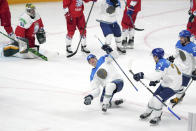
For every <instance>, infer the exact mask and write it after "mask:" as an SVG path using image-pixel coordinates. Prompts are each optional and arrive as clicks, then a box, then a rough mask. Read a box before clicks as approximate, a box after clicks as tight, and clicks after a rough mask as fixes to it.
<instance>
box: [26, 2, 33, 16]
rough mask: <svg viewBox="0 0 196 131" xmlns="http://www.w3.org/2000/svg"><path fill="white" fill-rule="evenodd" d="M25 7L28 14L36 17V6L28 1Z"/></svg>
mask: <svg viewBox="0 0 196 131" xmlns="http://www.w3.org/2000/svg"><path fill="white" fill-rule="evenodd" d="M25 7H26V12H27V14H28V15H29V16H31V17H35V6H34V5H33V4H31V3H27V4H26V6H25Z"/></svg>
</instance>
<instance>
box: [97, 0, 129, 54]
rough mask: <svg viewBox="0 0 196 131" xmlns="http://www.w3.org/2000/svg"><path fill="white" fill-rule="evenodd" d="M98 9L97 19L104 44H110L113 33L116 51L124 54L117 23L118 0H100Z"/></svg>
mask: <svg viewBox="0 0 196 131" xmlns="http://www.w3.org/2000/svg"><path fill="white" fill-rule="evenodd" d="M100 2H101V4H100V8H99V9H100V11H99V18H97V21H98V22H100V27H101V29H102V31H103V34H104V36H105V39H106V40H105V44H107V45H110V44H111V41H112V36H113V35H114V37H115V41H116V46H117V51H118V52H120V53H123V54H125V53H126V50H125V49H123V46H122V43H121V29H120V26H119V24H118V23H117V16H118V11H119V8H120V1H119V0H100Z"/></svg>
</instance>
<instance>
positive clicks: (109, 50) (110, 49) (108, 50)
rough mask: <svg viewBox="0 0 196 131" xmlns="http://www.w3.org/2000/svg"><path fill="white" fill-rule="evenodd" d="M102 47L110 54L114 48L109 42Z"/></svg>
mask: <svg viewBox="0 0 196 131" xmlns="http://www.w3.org/2000/svg"><path fill="white" fill-rule="evenodd" d="M101 49H103V50H104V51H105V52H106V53H107V54H110V53H111V52H112V51H113V50H112V48H111V47H110V46H109V45H107V44H105V45H103V46H102V47H101Z"/></svg>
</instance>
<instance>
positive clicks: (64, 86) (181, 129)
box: [0, 0, 196, 131]
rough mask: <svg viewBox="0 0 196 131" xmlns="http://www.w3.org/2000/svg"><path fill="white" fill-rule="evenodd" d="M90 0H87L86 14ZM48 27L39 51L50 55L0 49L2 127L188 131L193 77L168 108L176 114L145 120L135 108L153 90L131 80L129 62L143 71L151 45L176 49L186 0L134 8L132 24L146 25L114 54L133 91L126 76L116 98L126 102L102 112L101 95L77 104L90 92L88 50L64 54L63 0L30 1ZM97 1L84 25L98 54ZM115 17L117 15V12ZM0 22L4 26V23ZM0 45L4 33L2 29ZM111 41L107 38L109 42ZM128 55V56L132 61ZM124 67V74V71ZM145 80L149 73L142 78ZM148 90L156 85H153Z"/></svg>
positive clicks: (7, 130) (20, 130)
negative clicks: (7, 53)
mask: <svg viewBox="0 0 196 131" xmlns="http://www.w3.org/2000/svg"><path fill="white" fill-rule="evenodd" d="M91 4H92V3H91V2H90V3H88V4H85V11H84V12H85V16H86V18H87V14H88V11H89V10H90V6H91ZM35 5H36V7H37V10H38V11H39V13H40V15H41V17H42V19H43V22H44V25H45V30H46V32H47V43H46V44H44V45H41V51H42V52H43V53H44V54H46V56H48V59H49V61H48V62H45V61H43V60H40V59H34V60H32V59H20V58H15V57H12V58H4V57H0V131H92V130H93V131H143V130H145V131H157V130H159V131H174V130H176V131H186V130H187V122H188V121H187V119H188V118H187V117H188V115H187V112H195V110H196V102H195V100H196V96H195V92H196V89H195V86H196V85H195V83H193V84H192V85H191V87H190V89H188V91H187V94H186V96H185V98H184V101H183V102H182V103H181V104H180V105H178V106H176V107H175V108H174V109H173V110H174V111H175V112H176V113H177V114H178V115H179V116H180V117H181V118H182V120H180V121H179V120H177V119H176V118H175V117H174V116H173V115H171V113H170V112H169V111H168V110H167V109H166V108H164V113H163V116H162V121H161V123H160V124H159V126H156V127H152V126H149V122H148V121H140V120H139V115H140V114H141V113H142V112H143V111H144V110H145V108H146V105H147V103H148V100H149V99H150V97H151V96H152V95H151V94H150V93H149V92H148V91H147V90H146V89H145V88H144V87H143V86H142V85H141V84H140V83H136V82H135V81H134V80H133V79H132V76H131V74H130V73H129V72H128V69H129V68H130V67H131V68H132V69H133V71H134V72H139V71H143V72H144V73H145V72H149V71H151V70H153V69H154V62H153V60H152V58H151V56H150V51H151V50H152V48H155V47H162V48H164V49H165V52H166V56H169V55H171V54H172V53H174V51H175V48H174V46H175V43H176V41H177V40H178V33H179V31H181V30H182V29H185V27H186V22H187V20H188V14H187V12H188V9H189V1H187V0H145V1H142V12H140V13H139V15H138V19H137V21H136V27H138V28H144V29H145V30H144V31H142V32H136V35H135V49H134V50H128V52H127V54H126V55H124V56H120V57H119V58H118V59H117V61H118V62H119V64H120V65H121V66H122V68H123V69H124V71H125V72H126V73H127V74H128V76H129V77H130V79H131V80H132V81H133V82H134V84H135V85H136V87H137V88H138V89H139V92H136V91H135V90H134V88H133V87H132V85H131V84H130V83H129V81H128V80H126V78H125V77H124V79H125V86H124V89H123V90H122V91H121V92H120V93H118V94H116V95H115V96H114V99H117V98H124V99H125V100H126V101H125V103H124V104H123V105H122V106H120V107H118V108H112V109H110V110H108V112H107V113H106V114H103V113H102V111H101V110H100V105H99V99H95V100H94V101H93V103H92V105H90V106H85V105H84V104H83V97H84V96H85V95H86V94H88V93H87V92H88V91H89V90H90V88H89V75H90V70H91V67H90V66H89V65H88V63H87V62H86V56H85V55H84V54H82V53H81V52H80V49H79V52H78V53H77V54H76V55H75V56H74V57H72V58H70V59H67V58H66V56H65V36H66V22H65V19H64V16H63V10H62V3H61V2H54V3H39V4H38V3H36V4H35ZM123 7H124V3H123V1H122V9H121V14H122V12H123V9H124V8H123ZM10 9H11V13H12V24H13V27H14V28H15V27H16V25H17V19H18V16H19V15H20V14H21V12H23V11H24V5H12V6H10ZM97 10H98V4H97V5H96V4H95V7H94V9H93V11H92V14H91V17H90V20H89V23H88V28H87V44H88V47H89V49H90V50H91V51H92V53H94V54H96V55H97V56H101V55H104V52H103V51H102V50H101V49H100V47H101V45H100V43H99V42H98V41H97V39H96V38H95V37H94V35H97V36H98V37H100V39H101V40H102V41H104V37H103V34H102V31H101V29H100V27H99V25H98V23H97V22H96V21H95V19H96V16H97ZM121 17H122V16H120V17H119V20H121ZM0 30H1V31H3V32H4V30H3V28H2V27H0ZM78 37H79V32H78V31H76V33H75V36H74V40H73V49H75V47H76V45H77V44H78V41H79V40H78ZM0 38H1V40H0V41H1V44H0V45H1V46H2V45H3V42H4V40H3V37H2V36H1V37H0ZM112 46H113V47H114V48H115V45H114V41H113V45H112ZM130 63H131V64H130ZM122 75H123V74H122ZM144 82H145V83H146V84H148V81H144ZM151 89H152V90H153V91H154V90H155V89H156V87H154V88H153V87H151Z"/></svg>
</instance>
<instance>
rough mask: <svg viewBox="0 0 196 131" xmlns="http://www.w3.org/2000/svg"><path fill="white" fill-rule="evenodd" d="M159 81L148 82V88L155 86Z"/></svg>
mask: <svg viewBox="0 0 196 131" xmlns="http://www.w3.org/2000/svg"><path fill="white" fill-rule="evenodd" d="M159 82H160V81H150V83H149V86H156V85H157V83H159Z"/></svg>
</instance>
